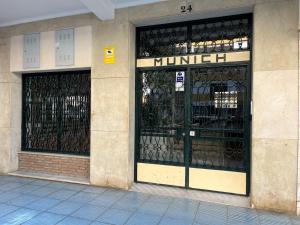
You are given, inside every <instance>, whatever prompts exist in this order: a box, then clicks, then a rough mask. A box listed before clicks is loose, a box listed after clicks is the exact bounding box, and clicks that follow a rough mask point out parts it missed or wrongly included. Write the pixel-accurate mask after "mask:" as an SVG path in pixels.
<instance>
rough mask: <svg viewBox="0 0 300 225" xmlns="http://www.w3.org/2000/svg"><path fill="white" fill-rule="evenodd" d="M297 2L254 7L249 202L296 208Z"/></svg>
mask: <svg viewBox="0 0 300 225" xmlns="http://www.w3.org/2000/svg"><path fill="white" fill-rule="evenodd" d="M297 2H298V1H276V2H271V3H261V4H257V5H256V6H255V8H254V13H255V14H254V15H255V16H254V49H253V52H254V54H253V131H252V185H251V186H252V190H251V197H252V204H253V205H254V206H255V207H258V208H265V209H271V210H276V211H289V212H292V213H294V212H295V211H296V193H297V139H298V44H297V43H298V31H297V24H298V10H297V9H298V5H297V4H298V3H297Z"/></svg>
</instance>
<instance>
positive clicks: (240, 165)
mask: <svg viewBox="0 0 300 225" xmlns="http://www.w3.org/2000/svg"><path fill="white" fill-rule="evenodd" d="M247 74H248V73H247V67H244V66H234V67H232V66H230V67H228V66H227V67H214V68H198V69H192V70H191V104H192V110H191V114H192V115H191V119H190V126H191V129H192V130H194V131H195V138H193V140H192V160H191V163H192V166H199V167H214V168H225V169H230V170H245V167H246V165H245V162H246V154H245V143H244V141H245V138H244V137H245V129H246V127H245V120H246V119H247V118H246V115H247V112H246V107H247V106H246V104H247V103H248V101H247V97H248V93H247V92H248V90H247V77H246V76H247ZM199 138H200V139H199Z"/></svg>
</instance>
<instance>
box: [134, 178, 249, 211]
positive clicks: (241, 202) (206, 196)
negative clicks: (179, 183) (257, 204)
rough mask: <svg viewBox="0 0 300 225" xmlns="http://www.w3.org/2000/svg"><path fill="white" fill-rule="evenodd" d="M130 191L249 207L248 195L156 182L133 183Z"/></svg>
mask: <svg viewBox="0 0 300 225" xmlns="http://www.w3.org/2000/svg"><path fill="white" fill-rule="evenodd" d="M130 191H135V192H142V193H147V194H155V195H163V196H168V197H174V198H186V199H192V200H196V201H203V202H211V203H217V204H223V205H230V206H237V207H243V208H250V207H251V205H250V197H248V196H239V195H232V194H225V193H216V192H210V191H202V190H194V189H193V190H192V189H184V188H178V187H170V186H163V185H157V184H145V183H134V184H133V185H132V187H131V188H130Z"/></svg>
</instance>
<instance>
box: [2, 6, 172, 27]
mask: <svg viewBox="0 0 300 225" xmlns="http://www.w3.org/2000/svg"><path fill="white" fill-rule="evenodd" d="M159 1H166V0H63V1H61V0H22V1H20V0H0V27H4V26H11V25H16V24H22V23H28V22H33V21H39V20H45V19H52V18H57V17H64V16H71V15H78V14H83V13H90V12H92V13H94V14H95V15H96V16H97V17H98V18H99V19H101V20H111V19H114V15H115V9H119V8H126V7H132V6H137V5H144V4H150V3H155V2H159Z"/></svg>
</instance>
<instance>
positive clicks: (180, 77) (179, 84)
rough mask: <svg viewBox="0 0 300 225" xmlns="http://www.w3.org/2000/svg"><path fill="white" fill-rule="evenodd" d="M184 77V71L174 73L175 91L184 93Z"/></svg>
mask: <svg viewBox="0 0 300 225" xmlns="http://www.w3.org/2000/svg"><path fill="white" fill-rule="evenodd" d="M184 75H185V71H177V72H176V82H175V91H184Z"/></svg>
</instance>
